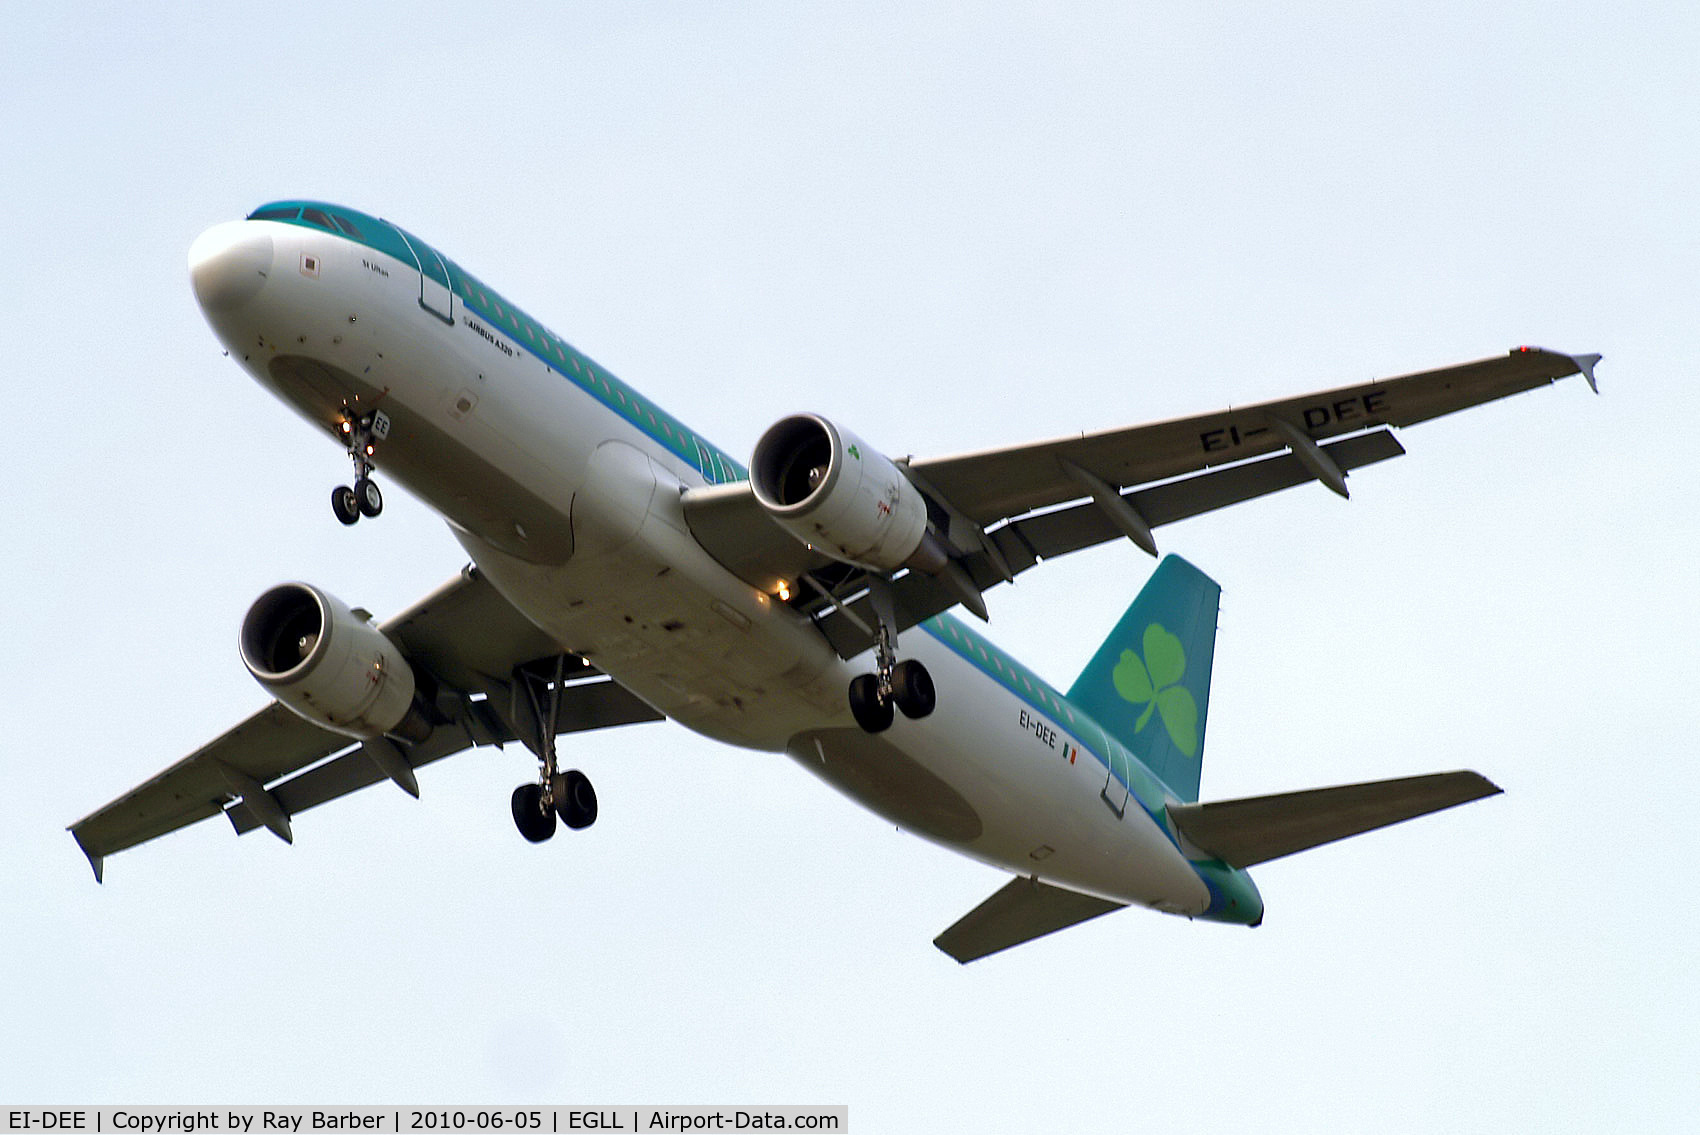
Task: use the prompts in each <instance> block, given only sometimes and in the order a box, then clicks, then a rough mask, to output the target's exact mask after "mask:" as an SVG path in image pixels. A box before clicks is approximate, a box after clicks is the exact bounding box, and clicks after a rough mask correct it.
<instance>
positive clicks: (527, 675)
mask: <svg viewBox="0 0 1700 1135" xmlns="http://www.w3.org/2000/svg"><path fill="white" fill-rule="evenodd" d="M566 662H567V660H566V658H565V656H562V657H559V658H556V659H555V660H554V665H553V672H552V673H551V672H548V671H545V672H541V673H540V672H539V671H538V670H537V669H536V668H527V669H522V670H520V671H518V672H517V673H516V675H515V677H516V679H517V680H518V681H519V683H520V686H521V688H522V689H523V691H524V694H525V699H526V701H525V708H526V709H527V710H529V711H530V712H529V713H528V714H527V715H526V716H527V718H528V719H529V722H530V724H531V726H532V727H533V731H534V736H533V737H532V738H531V739H530V740H529V741H527V747H528V748H530V749H531V750H532V752H534V753H536V754H537V764H538V770H537V783H536V784H522V785H520V786H519V787H518V788H516V789H514V793H513V799H512V801H511V803H512V808H513V815H514V826H515V827H516V828H518V829H519V834H520V835H522V836H524V837H525V838H526V839H528V840H530V841H531V842H532V843H542V842H543V841H544V840H546V839H548V838H549V837H551V836H553V835H554V834H555V822H556V819H557V818H559V820H560V822H561V823H564V824H566V825H567V827H569V828H572V829H573V830H574V831H578V830H580V829H582V828H588V827H589V826H590V825H591V824H594V823H595V822H596V789H595V787H593V786H592V785H591V783H590V778H589V777H588V776H586V775H584V773H582V772H580V771H579V770H578V769H576V768H575V769H568V770H567V771H566V772H559V771H557V770H556V765H555V729H556V726H557V725H558V724H559V722H560V714H561V689H562V682H563V680H564V679H565V677H566Z"/></svg>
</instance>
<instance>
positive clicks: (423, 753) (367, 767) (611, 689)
mask: <svg viewBox="0 0 1700 1135" xmlns="http://www.w3.org/2000/svg"><path fill="white" fill-rule="evenodd" d="M496 720H497V718H496V715H494V714H476V715H469V716H468V717H467V718H466V723H467V725H468V726H469V728H462V727H461V726H460V725H445V726H443V727H441V728H439V729H437V731H436V732H434V733H432V734H431V736H430V738H429V739H427V740H426V741H425V742H424V743H423V744H419V745H413V746H409V747H406V748H402V747H400V746H396V748H397V749H398V750H399V751H400V752H401V754H402V756H403V758H404V759H405V760H406V761H407V764H408V766H409V767H411V768H414V769H419V768H423V767H425V766H426V765H428V764H431V763H432V762H434V761H440V760H442V759H443V758H444V757H452V756H454V755H455V754H456V753H460V752H464V751H465V750H467V749H470V748H472V747H473V746H474V745H475V744H477V745H488V744H504V743H506V742H508V741H511V740H514V733H513V731H512V730H511V729H509V728H507V727H506V726H502V725H498V724H496ZM660 720H663V718H662V715H661V714H659V713H657V712H656V711H655V710H654V709H653V708H651V707H650V706H649V705H648V704H647V703H646V702H644V701H641V700H640V699H639V698H638V697H637V695H636V694H633V693H631V692H630V691H629V690H627V689H626V688H625V687H624V686H621V685H619V684H618V683H616V682H615V681H614V680H613V679H612V678H600V679H597V680H595V681H591V682H582V683H579V684H577V685H573V686H569V687H567V689H566V691H565V692H564V693H563V694H562V697H561V720H560V723H559V724H560V733H561V735H563V736H564V735H566V734H568V733H580V732H585V731H588V730H592V729H608V728H612V727H613V726H616V725H634V724H638V723H640V722H645V721H660ZM386 779H389V774H388V773H386V772H385V771H384V770H383V768H382V767H381V766H380V764H379V762H378V761H377V760H376V759H374V758H373V757H372V756H371V755H370V754H369V753H368V752H367V751H366V745H364V744H362V745H360V746H358V747H356V748H354V749H351V750H349V751H348V752H346V753H344V754H342V755H341V756H338V757H336V758H335V759H333V760H329V761H326V762H324V763H323V764H319V765H315V766H313V767H312V768H310V769H308V770H307V771H305V772H302V773H299V774H297V775H295V776H292V777H290V778H289V779H288V780H286V781H283V782H282V783H281V784H274V785H272V786H271V788H270V793H271V795H272V797H273V798H275V799H276V800H277V802H278V804H279V805H281V806H282V808H283V810H284V811H285V812H286V813H288V814H289V815H291V816H294V815H296V814H298V813H300V812H304V811H306V810H307V809H308V808H316V807H318V806H319V805H320V804H323V803H326V802H327V801H330V800H335V799H336V798H337V797H339V796H347V795H348V794H349V793H351V792H358V791H359V790H360V789H362V788H367V787H369V786H371V785H374V784H377V783H378V782H379V781H382V780H386ZM227 814H228V815H229V816H230V823H231V826H232V827H234V828H235V829H236V834H237V835H246V834H247V833H248V832H251V831H253V830H254V829H255V828H258V827H263V826H264V821H262V820H261V819H260V817H259V816H257V815H255V814H254V812H253V811H252V810H251V809H250V808H249V807H248V806H247V805H246V804H242V803H238V804H233V805H231V807H230V808H229V809H228V810H227Z"/></svg>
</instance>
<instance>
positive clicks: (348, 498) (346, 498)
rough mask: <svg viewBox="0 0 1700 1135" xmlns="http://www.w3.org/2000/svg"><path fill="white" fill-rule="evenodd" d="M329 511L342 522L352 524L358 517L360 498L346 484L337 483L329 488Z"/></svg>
mask: <svg viewBox="0 0 1700 1135" xmlns="http://www.w3.org/2000/svg"><path fill="white" fill-rule="evenodd" d="M331 511H332V512H334V513H336V518H337V519H338V520H340V521H342V522H343V523H344V524H353V523H354V522H355V521H357V520H359V519H360V498H358V497H356V496H355V495H354V490H353V489H351V488H349V487H348V486H347V485H338V486H337V487H336V488H334V489H332V490H331Z"/></svg>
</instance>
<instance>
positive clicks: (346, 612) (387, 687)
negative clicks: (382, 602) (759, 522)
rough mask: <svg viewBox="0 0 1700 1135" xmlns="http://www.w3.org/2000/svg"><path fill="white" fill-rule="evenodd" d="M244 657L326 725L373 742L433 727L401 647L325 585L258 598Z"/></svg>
mask: <svg viewBox="0 0 1700 1135" xmlns="http://www.w3.org/2000/svg"><path fill="white" fill-rule="evenodd" d="M362 614H363V613H362ZM242 662H243V664H244V665H246V666H247V667H248V673H250V674H252V675H254V678H255V680H256V681H258V682H259V683H260V685H262V686H264V687H265V688H266V692H267V693H269V694H271V695H272V696H273V697H275V698H276V699H277V700H278V701H280V702H282V703H283V704H284V705H285V706H288V707H289V708H290V709H291V710H293V711H295V712H296V713H298V714H300V715H301V716H302V717H305V718H306V719H307V720H308V721H311V722H312V723H313V724H314V725H318V726H320V727H322V728H325V729H329V730H332V731H333V732H336V733H342V734H344V735H346V736H349V737H358V738H360V739H361V740H368V741H369V740H371V739H373V738H374V737H381V736H383V735H384V734H386V733H393V734H396V735H398V736H401V737H404V738H406V739H408V740H415V741H416V740H422V739H423V736H424V735H425V734H428V733H429V732H430V728H431V726H430V723H429V722H428V721H426V720H425V719H424V715H423V714H422V713H421V712H420V711H419V710H417V709H416V708H415V706H414V699H413V691H414V681H413V669H412V667H410V666H408V664H407V661H406V659H404V658H403V657H402V656H401V651H400V650H398V649H397V648H396V645H395V644H394V643H393V642H391V641H390V640H389V639H388V638H385V637H384V633H383V632H382V631H380V630H379V629H378V628H377V626H376V625H375V624H373V623H372V622H371V620H370V619H369V618H363V617H362V616H361V615H356V614H355V613H354V612H353V611H352V610H350V609H349V608H348V606H347V605H345V604H344V603H343V602H342V601H341V600H340V599H337V598H336V597H335V596H332V595H327V594H326V593H325V592H323V591H320V590H319V589H318V588H317V587H309V586H308V585H307V584H305V583H281V584H279V585H278V586H276V587H274V588H272V589H271V590H270V591H268V592H266V593H265V594H264V595H262V596H260V597H259V598H258V599H256V600H254V605H253V606H252V607H250V608H248V614H247V616H246V617H245V618H244V619H243V620H242Z"/></svg>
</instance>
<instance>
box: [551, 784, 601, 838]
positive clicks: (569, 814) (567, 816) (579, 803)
mask: <svg viewBox="0 0 1700 1135" xmlns="http://www.w3.org/2000/svg"><path fill="white" fill-rule="evenodd" d="M555 811H556V812H557V813H558V814H559V815H560V817H561V822H562V823H563V824H565V825H567V827H569V828H571V829H573V830H574V831H575V832H576V831H581V830H583V829H584V828H588V827H589V826H590V825H591V824H594V823H595V822H596V789H595V788H594V787H592V786H591V783H590V778H589V777H588V776H586V775H584V773H582V772H580V771H579V770H578V769H576V768H570V769H568V770H567V771H566V772H565V773H563V774H562V775H561V777H560V779H559V780H558V781H557V782H556V787H555Z"/></svg>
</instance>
